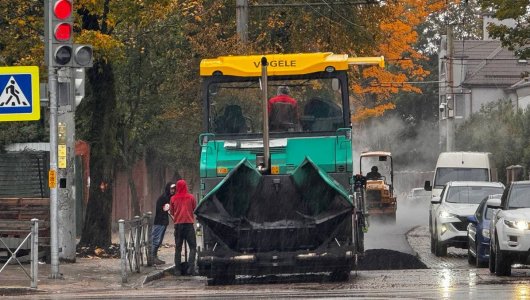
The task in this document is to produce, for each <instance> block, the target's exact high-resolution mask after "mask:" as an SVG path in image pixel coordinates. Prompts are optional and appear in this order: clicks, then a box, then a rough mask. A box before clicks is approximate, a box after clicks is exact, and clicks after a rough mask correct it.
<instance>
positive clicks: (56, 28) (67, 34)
mask: <svg viewBox="0 0 530 300" xmlns="http://www.w3.org/2000/svg"><path fill="white" fill-rule="evenodd" d="M52 9H53V12H52V14H53V17H52V21H53V38H54V40H55V42H61V43H69V42H71V40H72V19H73V18H72V10H73V6H72V1H71V0H55V2H54V3H53V7H52Z"/></svg>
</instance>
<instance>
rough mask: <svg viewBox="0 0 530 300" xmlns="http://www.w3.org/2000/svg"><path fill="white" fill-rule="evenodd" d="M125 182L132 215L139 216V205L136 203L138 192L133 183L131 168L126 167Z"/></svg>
mask: <svg viewBox="0 0 530 300" xmlns="http://www.w3.org/2000/svg"><path fill="white" fill-rule="evenodd" d="M127 180H128V182H129V190H130V191H131V204H132V208H133V215H134V216H140V217H141V215H140V213H141V211H140V203H139V201H138V191H137V190H136V184H135V183H134V176H133V167H132V166H128V167H127Z"/></svg>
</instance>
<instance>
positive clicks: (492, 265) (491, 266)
mask: <svg viewBox="0 0 530 300" xmlns="http://www.w3.org/2000/svg"><path fill="white" fill-rule="evenodd" d="M492 242H493V241H490V259H489V264H488V266H489V269H490V273H495V252H494V249H493V247H492V245H491V243H492Z"/></svg>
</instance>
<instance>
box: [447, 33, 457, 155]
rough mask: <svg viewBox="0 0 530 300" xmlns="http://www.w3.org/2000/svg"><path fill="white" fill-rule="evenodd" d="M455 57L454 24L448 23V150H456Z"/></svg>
mask: <svg viewBox="0 0 530 300" xmlns="http://www.w3.org/2000/svg"><path fill="white" fill-rule="evenodd" d="M453 57H454V47H453V26H452V25H451V24H447V87H446V93H445V101H446V103H447V105H446V110H447V118H446V119H445V122H446V125H447V133H446V135H447V142H446V151H448V152H449V151H453V150H454V146H453V143H454V124H453V122H454V101H455V99H454V93H453V85H454V81H453Z"/></svg>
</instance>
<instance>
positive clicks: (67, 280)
mask: <svg viewBox="0 0 530 300" xmlns="http://www.w3.org/2000/svg"><path fill="white" fill-rule="evenodd" d="M169 229H170V228H168V231H167V232H166V235H165V237H164V243H163V245H162V247H161V248H160V250H159V252H158V256H159V258H160V259H162V260H164V261H166V264H165V265H160V266H151V267H147V266H141V269H140V273H128V276H127V283H124V284H122V278H121V270H120V259H119V258H99V257H93V258H77V259H76V262H75V263H59V273H60V274H62V277H63V278H62V279H50V278H48V277H49V275H50V274H51V265H49V264H39V266H38V283H37V289H32V288H30V286H31V280H30V279H29V278H28V276H26V274H25V273H24V271H23V270H22V269H21V267H20V265H18V264H17V263H15V264H10V265H8V266H6V268H5V269H4V270H3V271H2V272H1V273H0V297H2V296H17V295H27V294H63V293H66V294H71V293H78V294H79V293H83V292H89V291H100V292H101V291H104V290H107V291H108V290H123V289H125V290H130V289H135V288H139V287H142V285H143V284H145V283H147V282H150V281H152V280H156V279H159V278H161V277H162V276H164V272H166V273H167V275H169V274H170V271H171V269H172V268H173V261H174V254H175V247H174V241H173V232H172V230H171V231H170V230H169ZM113 242H114V240H113ZM2 265H3V263H2ZM22 266H23V267H24V269H26V272H28V274H30V264H29V263H25V264H22ZM0 268H1V267H0Z"/></svg>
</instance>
